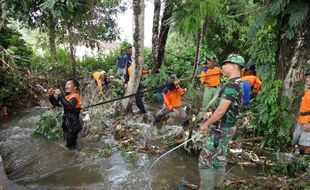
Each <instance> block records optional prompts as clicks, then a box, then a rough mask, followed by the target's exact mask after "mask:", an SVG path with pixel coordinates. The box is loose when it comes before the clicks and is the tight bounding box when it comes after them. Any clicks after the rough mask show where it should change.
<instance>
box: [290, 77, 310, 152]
mask: <svg viewBox="0 0 310 190" xmlns="http://www.w3.org/2000/svg"><path fill="white" fill-rule="evenodd" d="M305 77H306V82H305V89H304V95H303V97H302V100H301V104H300V107H299V117H298V121H297V124H296V127H295V130H294V134H293V140H292V145H293V146H295V148H296V149H299V151H300V153H301V154H303V153H305V154H310V72H307V73H306V74H305Z"/></svg>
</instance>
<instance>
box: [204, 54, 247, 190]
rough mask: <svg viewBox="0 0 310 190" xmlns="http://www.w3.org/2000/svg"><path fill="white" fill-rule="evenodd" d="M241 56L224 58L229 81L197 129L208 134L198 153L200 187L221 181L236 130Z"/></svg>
mask: <svg viewBox="0 0 310 190" xmlns="http://www.w3.org/2000/svg"><path fill="white" fill-rule="evenodd" d="M243 65H244V58H243V57H242V56H240V55H237V54H230V55H229V56H228V57H227V58H226V60H225V61H223V66H222V73H223V75H224V76H226V77H227V78H228V82H227V83H226V84H225V85H224V86H223V88H222V89H221V90H220V91H219V94H218V97H217V98H216V100H215V102H214V105H213V106H212V111H211V112H207V113H206V114H205V116H204V117H205V119H207V120H206V121H205V122H203V123H202V124H201V125H200V127H199V131H200V132H201V133H206V132H207V134H208V136H207V137H206V138H205V139H204V143H203V147H202V151H201V153H200V156H199V173H200V181H201V186H200V188H201V189H204V190H205V189H214V188H219V187H220V186H221V184H222V183H223V180H224V177H225V171H226V165H227V159H226V154H227V146H228V142H229V141H230V140H231V139H232V138H233V136H234V134H235V132H236V126H235V124H236V122H237V117H238V115H239V114H240V111H241V106H242V97H243V86H242V79H241V77H240V75H241V73H240V72H241V68H242V67H243Z"/></svg>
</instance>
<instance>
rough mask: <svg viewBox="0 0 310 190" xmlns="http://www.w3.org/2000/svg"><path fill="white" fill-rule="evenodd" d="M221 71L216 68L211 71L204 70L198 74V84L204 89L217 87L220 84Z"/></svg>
mask: <svg viewBox="0 0 310 190" xmlns="http://www.w3.org/2000/svg"><path fill="white" fill-rule="evenodd" d="M220 78H221V69H220V68H219V67H217V66H215V67H213V68H212V69H208V70H207V72H205V71H204V70H202V71H201V73H200V83H201V84H202V85H203V86H204V87H208V86H218V85H219V84H220Z"/></svg>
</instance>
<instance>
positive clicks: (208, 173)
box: [199, 169, 214, 190]
mask: <svg viewBox="0 0 310 190" xmlns="http://www.w3.org/2000/svg"><path fill="white" fill-rule="evenodd" d="M199 173H200V190H214V169H199Z"/></svg>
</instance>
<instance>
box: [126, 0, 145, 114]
mask: <svg viewBox="0 0 310 190" xmlns="http://www.w3.org/2000/svg"><path fill="white" fill-rule="evenodd" d="M144 6H145V5H144V0H133V18H134V19H133V20H134V23H133V59H132V65H131V67H132V68H133V69H132V73H131V75H130V78H129V82H128V87H127V90H126V93H125V95H129V94H134V93H136V92H137V89H138V86H139V83H140V79H141V75H142V65H143V60H144V49H143V48H144ZM132 99H133V98H132V97H131V98H127V99H124V100H123V101H122V106H123V108H124V109H125V110H128V109H129V108H130V107H131V103H132Z"/></svg>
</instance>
